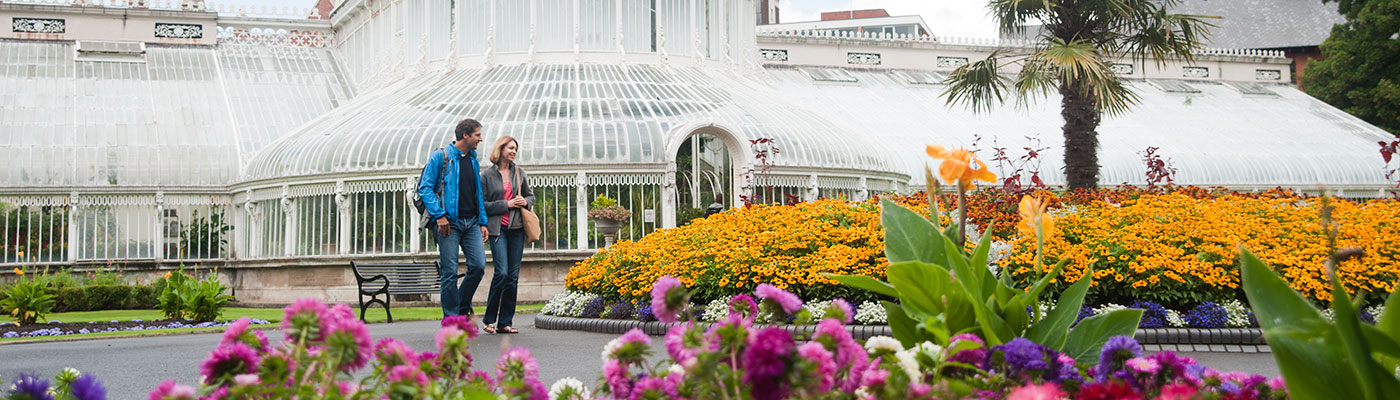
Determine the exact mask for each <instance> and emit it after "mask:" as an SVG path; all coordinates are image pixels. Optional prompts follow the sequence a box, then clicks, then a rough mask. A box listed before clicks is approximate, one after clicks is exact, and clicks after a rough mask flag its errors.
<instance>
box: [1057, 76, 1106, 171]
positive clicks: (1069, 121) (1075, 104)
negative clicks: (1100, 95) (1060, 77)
mask: <svg viewBox="0 0 1400 400" xmlns="http://www.w3.org/2000/svg"><path fill="white" fill-rule="evenodd" d="M1060 96H1062V98H1063V100H1061V101H1060V116H1061V117H1064V119H1065V126H1064V128H1063V131H1064V134H1065V180H1066V183H1067V184H1068V185H1069V188H1070V189H1076V188H1085V189H1094V188H1098V185H1099V155H1098V149H1099V134H1098V132H1096V131H1095V129H1097V128H1098V127H1099V109H1098V104H1097V102H1096V101H1095V100H1094V97H1093V96H1092V95H1090V94H1087V93H1085V91H1084V90H1082V88H1081V84H1080V83H1079V82H1078V81H1074V82H1062V83H1060Z"/></svg>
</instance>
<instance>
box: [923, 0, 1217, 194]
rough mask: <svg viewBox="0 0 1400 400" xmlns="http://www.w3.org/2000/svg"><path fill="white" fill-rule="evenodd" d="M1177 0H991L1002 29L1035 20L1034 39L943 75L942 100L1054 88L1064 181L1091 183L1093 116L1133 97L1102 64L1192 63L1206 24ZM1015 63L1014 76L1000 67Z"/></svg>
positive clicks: (982, 108)
mask: <svg viewBox="0 0 1400 400" xmlns="http://www.w3.org/2000/svg"><path fill="white" fill-rule="evenodd" d="M1180 2H1181V0H990V2H989V3H988V5H987V6H988V8H990V9H991V13H992V14H993V15H994V16H995V17H996V19H997V23H998V25H999V27H1000V28H1001V29H1002V30H1003V31H1009V32H1016V33H1021V32H1024V31H1025V26H1026V23H1027V22H1031V21H1037V22H1040V23H1041V24H1043V25H1042V28H1041V33H1040V36H1039V37H1037V38H1035V44H1034V45H1033V46H1032V47H1030V48H1028V49H1026V50H1024V51H1020V50H1015V49H1002V50H998V51H995V52H992V54H991V55H989V56H987V58H986V59H985V60H981V61H978V62H974V63H971V64H967V65H963V66H961V67H958V69H956V70H954V71H953V73H952V74H950V75H948V78H947V80H946V81H945V83H947V84H948V88H947V89H946V90H944V91H943V95H945V96H947V99H948V100H947V101H948V103H949V104H953V103H961V104H964V105H967V106H968V107H970V108H972V110H973V111H974V112H987V111H990V110H991V109H992V107H993V106H994V105H995V104H996V103H1001V102H1004V101H1005V97H1006V95H1007V94H1009V93H1014V94H1015V95H1016V98H1017V102H1018V103H1019V104H1022V105H1024V104H1027V103H1029V101H1031V100H1034V99H1035V98H1037V97H1045V96H1048V95H1049V94H1050V93H1051V91H1052V90H1058V91H1059V93H1060V96H1061V97H1062V99H1061V102H1060V108H1061V109H1060V115H1061V116H1063V117H1064V119H1065V125H1064V127H1063V128H1062V130H1063V131H1064V135H1065V152H1064V153H1065V177H1066V180H1067V181H1068V184H1069V187H1070V188H1091V189H1092V188H1095V187H1097V186H1098V178H1099V163H1098V154H1096V152H1097V149H1098V144H1099V140H1098V133H1097V132H1095V129H1097V128H1098V126H1099V117H1100V116H1101V115H1102V114H1108V115H1109V116H1114V115H1119V114H1122V113H1123V112H1126V111H1127V110H1128V108H1129V107H1131V106H1132V105H1134V104H1137V102H1138V96H1137V94H1135V93H1133V91H1132V90H1130V89H1129V88H1128V87H1127V86H1125V85H1124V84H1123V81H1122V80H1121V79H1119V78H1118V76H1117V75H1115V74H1114V73H1113V71H1112V70H1110V68H1109V64H1110V61H1111V60H1119V59H1126V60H1131V61H1132V62H1133V64H1139V65H1142V64H1146V62H1147V61H1148V60H1151V61H1153V62H1154V63H1155V64H1156V65H1157V66H1158V67H1159V68H1160V67H1164V66H1165V65H1166V63H1167V61H1169V59H1172V58H1178V59H1180V60H1183V61H1186V62H1187V63H1191V62H1193V57H1192V56H1193V54H1192V52H1193V51H1194V50H1195V49H1197V48H1200V47H1201V45H1202V41H1203V40H1204V39H1205V36H1206V34H1207V33H1208V31H1207V29H1208V28H1209V27H1210V26H1212V25H1211V24H1209V23H1207V22H1205V19H1207V18H1214V17H1207V16H1201V15H1186V14H1171V13H1168V10H1169V9H1171V8H1172V7H1175V6H1176V5H1177V4H1179V3H1180ZM1016 66H1019V67H1020V71H1019V72H1017V73H1016V76H1015V78H1014V79H1013V78H1009V77H1006V76H1003V75H1001V71H1002V69H1004V68H1005V69H1010V68H1009V67H1016Z"/></svg>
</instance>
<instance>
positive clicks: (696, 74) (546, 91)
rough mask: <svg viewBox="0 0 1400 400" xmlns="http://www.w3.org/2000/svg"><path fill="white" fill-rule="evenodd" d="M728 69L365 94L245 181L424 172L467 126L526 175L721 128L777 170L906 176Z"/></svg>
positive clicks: (465, 83) (578, 73)
mask: <svg viewBox="0 0 1400 400" xmlns="http://www.w3.org/2000/svg"><path fill="white" fill-rule="evenodd" d="M728 71H729V70H728V69H725V70H724V71H723V72H722V73H711V72H708V71H705V70H703V69H701V68H688V67H658V66H651V65H597V64H583V65H514V66H497V67H491V68H486V69H482V68H474V69H465V70H459V71H456V72H452V73H448V74H441V75H439V74H428V75H424V76H420V77H418V78H413V79H409V80H405V81H402V82H398V83H394V84H390V85H389V86H388V87H385V88H383V89H380V90H378V91H375V92H371V93H366V94H365V95H364V96H362V98H359V99H356V100H355V101H353V102H351V103H350V104H347V105H346V106H344V107H342V108H341V109H338V110H337V111H336V112H335V113H332V114H331V115H327V116H326V117H324V118H321V119H318V120H316V121H315V122H313V123H311V124H307V125H305V126H303V127H302V128H301V129H300V130H298V131H297V132H295V133H293V134H291V135H288V136H286V137H284V138H282V139H280V140H278V141H277V142H276V143H273V144H271V145H269V146H268V147H267V149H266V150H265V151H263V152H262V153H260V154H258V156H257V157H256V158H255V159H254V160H253V161H252V163H251V164H250V165H249V167H248V169H247V173H246V176H245V178H246V179H247V180H260V179H269V178H277V177H284V176H298V175H315V174H325V173H339V172H355V171H383V170H386V169H417V168H421V167H422V163H423V159H424V158H425V157H426V155H427V154H428V152H430V151H431V150H432V149H434V148H437V147H440V146H444V145H447V144H448V143H449V142H451V140H452V127H453V126H455V125H456V123H457V121H458V120H460V119H462V118H467V117H471V118H476V119H477V120H480V121H481V122H482V123H483V125H485V129H484V130H483V133H484V136H485V143H492V142H494V140H495V138H497V137H499V136H500V135H511V136H513V137H515V138H516V139H518V140H520V142H521V144H522V145H521V153H520V159H519V161H520V162H521V163H522V164H528V165H589V164H591V165H595V166H599V167H604V168H606V167H608V166H614V165H618V164H660V163H664V162H665V161H666V157H665V155H664V154H663V152H664V151H665V150H664V147H665V143H666V140H667V139H668V137H669V136H670V135H672V134H673V132H672V130H673V129H674V128H675V127H677V126H680V125H684V124H687V123H691V122H718V123H721V124H724V125H725V126H727V127H730V128H732V129H734V130H737V132H732V133H734V134H735V135H737V136H739V137H740V138H741V139H756V138H774V139H776V140H777V146H778V147H779V148H780V149H781V151H782V153H781V155H779V156H776V157H774V158H773V159H772V162H774V163H776V165H778V166H792V167H812V168H843V169H853V170H866V171H877V172H888V171H893V170H895V169H897V168H896V167H895V164H893V163H892V162H891V161H889V160H886V159H884V158H881V157H877V156H876V155H875V154H874V151H873V147H871V146H870V145H869V144H867V143H864V142H860V141H853V140H850V138H849V137H848V132H849V131H850V130H851V128H848V127H839V126H837V125H835V124H833V123H831V122H829V121H827V120H825V119H824V118H823V117H821V116H820V115H818V114H816V113H813V112H811V111H807V110H803V109H800V108H797V107H793V106H792V105H791V102H790V101H789V100H787V98H786V96H783V95H782V94H780V93H777V92H774V91H772V89H771V88H768V87H765V86H764V85H761V84H758V83H755V82H753V81H750V80H747V79H745V78H736V77H732V76H729V75H727V73H728ZM482 158H483V162H486V161H485V160H484V159H485V155H484V154H483V155H482ZM657 169H658V170H660V169H661V167H657Z"/></svg>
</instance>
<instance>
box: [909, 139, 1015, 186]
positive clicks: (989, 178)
mask: <svg viewBox="0 0 1400 400" xmlns="http://www.w3.org/2000/svg"><path fill="white" fill-rule="evenodd" d="M925 151H926V152H927V153H928V156H929V157H933V158H934V159H938V160H943V163H941V164H939V165H938V179H941V180H943V181H944V182H948V183H953V182H957V183H958V188H959V189H962V190H968V189H971V188H972V181H974V180H981V181H986V182H996V181H997V175H996V174H993V173H992V172H991V171H988V170H987V163H984V162H982V160H978V159H976V158H973V157H972V152H970V151H967V149H952V150H945V149H943V146H934V145H928V148H927V149H926V150H925Z"/></svg>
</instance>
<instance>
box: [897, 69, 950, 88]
mask: <svg viewBox="0 0 1400 400" xmlns="http://www.w3.org/2000/svg"><path fill="white" fill-rule="evenodd" d="M892 74H894V76H895V77H896V78H899V79H902V80H904V83H907V84H910V85H941V84H943V78H945V77H946V75H943V74H940V73H937V72H932V71H894V72H892Z"/></svg>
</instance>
